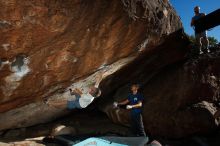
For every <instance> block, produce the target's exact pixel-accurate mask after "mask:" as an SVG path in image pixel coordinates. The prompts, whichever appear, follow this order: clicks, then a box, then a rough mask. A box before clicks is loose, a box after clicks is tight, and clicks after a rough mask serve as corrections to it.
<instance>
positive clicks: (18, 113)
mask: <svg viewBox="0 0 220 146" xmlns="http://www.w3.org/2000/svg"><path fill="white" fill-rule="evenodd" d="M0 8H1V9H0V18H1V21H0V35H1V38H0V46H1V49H0V83H1V84H0V97H1V98H0V112H1V114H0V130H4V129H10V128H18V127H27V126H31V125H35V124H39V123H44V122H47V121H50V120H52V119H55V118H57V117H60V116H62V115H64V114H65V113H66V111H65V110H64V109H54V108H51V107H48V106H46V105H44V104H43V103H42V99H43V98H71V96H70V95H69V93H68V92H67V91H68V90H67V89H68V87H79V88H84V89H85V90H86V89H87V87H88V85H89V84H91V82H93V81H94V77H95V76H96V74H97V73H98V71H99V70H100V68H102V67H103V66H109V70H108V71H107V74H106V76H108V75H110V74H112V73H114V72H115V71H117V70H118V69H120V68H121V67H123V66H124V65H126V64H128V63H129V62H131V61H132V60H134V59H135V58H137V56H139V55H138V54H141V53H142V52H141V51H143V50H145V53H146V54H148V52H149V53H150V52H151V51H152V50H153V49H154V48H155V46H157V45H159V44H160V43H161V42H162V40H163V39H162V36H163V37H164V36H166V35H169V34H170V33H172V32H174V31H176V30H178V29H180V28H181V27H182V25H181V22H180V19H179V17H178V16H177V15H176V13H175V11H174V10H173V8H172V7H171V6H170V4H169V3H168V2H167V1H155V0H121V1H120V0H93V1H91V0H65V1H63V0H56V1H54V0H40V1H39V0H32V1H29V0H7V1H0ZM171 51H172V50H171ZM170 53H171V54H172V52H167V55H168V56H169V54H170ZM178 57H179V56H177V60H178ZM146 59H147V58H146Z"/></svg>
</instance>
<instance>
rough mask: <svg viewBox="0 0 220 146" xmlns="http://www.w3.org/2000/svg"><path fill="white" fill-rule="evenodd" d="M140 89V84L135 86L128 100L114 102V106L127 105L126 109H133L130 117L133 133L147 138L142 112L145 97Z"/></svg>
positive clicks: (132, 87)
mask: <svg viewBox="0 0 220 146" xmlns="http://www.w3.org/2000/svg"><path fill="white" fill-rule="evenodd" d="M139 88H140V87H139V85H138V84H133V85H132V86H131V93H130V94H129V95H128V98H127V99H126V100H124V101H122V102H114V106H115V107H118V106H120V105H127V106H126V108H127V109H131V114H130V115H131V128H132V131H133V132H134V134H135V135H136V136H146V134H145V131H144V124H143V120H142V110H141V108H142V103H143V99H144V97H143V95H142V94H140V93H139V92H138V90H139ZM128 104H129V105H128Z"/></svg>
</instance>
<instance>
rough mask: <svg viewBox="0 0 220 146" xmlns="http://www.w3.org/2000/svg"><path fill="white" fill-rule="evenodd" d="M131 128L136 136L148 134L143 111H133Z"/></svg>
mask: <svg viewBox="0 0 220 146" xmlns="http://www.w3.org/2000/svg"><path fill="white" fill-rule="evenodd" d="M131 129H132V132H133V133H134V134H135V135H136V136H146V133H145V131H144V124H143V118H142V115H141V113H132V112H131Z"/></svg>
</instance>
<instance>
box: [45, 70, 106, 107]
mask: <svg viewBox="0 0 220 146" xmlns="http://www.w3.org/2000/svg"><path fill="white" fill-rule="evenodd" d="M103 74H104V72H102V71H101V73H100V74H99V75H98V76H97V78H96V83H95V85H94V86H91V87H90V88H89V92H88V93H83V92H82V91H81V90H80V89H77V88H76V89H74V90H72V89H69V91H70V94H71V95H75V97H76V98H75V99H74V100H67V99H65V100H62V99H60V100H46V101H45V103H46V104H47V105H49V106H54V107H57V108H62V107H66V108H68V109H75V108H78V109H82V108H86V107H87V106H88V105H90V104H91V103H92V102H93V100H94V99H95V98H98V97H99V96H100V95H101V90H100V88H99V84H100V82H101V80H102V77H103Z"/></svg>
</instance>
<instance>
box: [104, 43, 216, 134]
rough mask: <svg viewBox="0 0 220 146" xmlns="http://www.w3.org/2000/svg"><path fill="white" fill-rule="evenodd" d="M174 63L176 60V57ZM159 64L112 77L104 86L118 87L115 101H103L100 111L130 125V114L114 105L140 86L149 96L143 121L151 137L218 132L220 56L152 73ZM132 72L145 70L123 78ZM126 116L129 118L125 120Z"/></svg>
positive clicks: (109, 93) (194, 60)
mask: <svg viewBox="0 0 220 146" xmlns="http://www.w3.org/2000/svg"><path fill="white" fill-rule="evenodd" d="M179 44H180V43H179ZM163 56H164V55H163ZM170 59H171V60H172V59H173V56H172V57H171V58H170ZM152 60H153V59H152ZM156 60H157V59H155V60H154V61H152V62H151V64H150V65H149V64H148V62H147V61H146V62H142V61H143V60H138V61H137V64H141V67H140V66H138V67H137V66H134V65H132V66H130V65H128V66H127V67H125V68H123V69H122V70H120V71H118V72H117V75H116V76H114V75H112V77H111V79H110V80H108V78H107V79H106V80H105V81H104V82H103V84H104V85H105V84H108V85H109V86H113V87H115V88H114V90H113V91H109V92H108V95H109V96H112V97H113V99H112V98H110V97H108V99H103V101H100V103H102V102H103V103H106V104H103V105H102V104H101V105H102V106H100V108H101V109H102V110H103V111H104V112H106V113H107V115H108V116H109V117H110V118H111V119H113V121H114V122H116V123H121V124H124V125H127V124H128V120H129V118H128V116H129V111H128V110H124V109H114V108H112V103H113V100H115V101H120V100H122V99H125V98H126V97H127V93H128V92H129V86H128V85H129V83H132V82H139V83H140V84H141V85H142V92H143V94H144V96H145V100H144V107H143V117H144V125H145V130H146V132H147V133H149V134H151V135H156V136H163V137H170V138H180V137H185V136H190V135H193V134H209V133H211V132H213V131H215V130H216V129H217V127H218V125H219V120H216V119H214V117H213V114H214V113H215V112H216V103H217V102H219V100H220V99H219V98H220V97H219V92H220V90H219V89H220V82H219V81H220V74H219V73H220V70H219V68H220V52H213V53H211V54H207V55H201V56H199V57H196V58H192V59H190V60H183V61H181V62H179V63H176V64H173V65H168V66H167V67H164V68H163V69H162V70H160V71H159V72H158V70H150V71H149V69H150V66H152V65H157V66H158V65H159V64H158V62H159V59H158V62H157V61H156ZM168 60H169V59H166V61H168ZM163 63H165V61H164V60H163ZM160 65H161V64H160ZM131 68H133V70H138V71H140V70H139V69H140V68H142V71H141V72H138V73H134V74H132V75H131V76H129V77H128V78H127V76H126V77H124V76H123V74H125V72H128V70H129V69H131ZM153 73H155V74H154V76H153V77H151V78H150V79H149V75H150V74H153ZM115 78H117V79H120V81H121V82H122V84H121V85H120V86H117V85H116V84H115V83H116V82H114V81H115V80H114V79H115ZM120 81H119V80H118V82H120ZM117 88H118V89H117ZM106 96H107V95H106ZM123 116H125V117H126V118H123V120H122V119H121V117H123Z"/></svg>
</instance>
